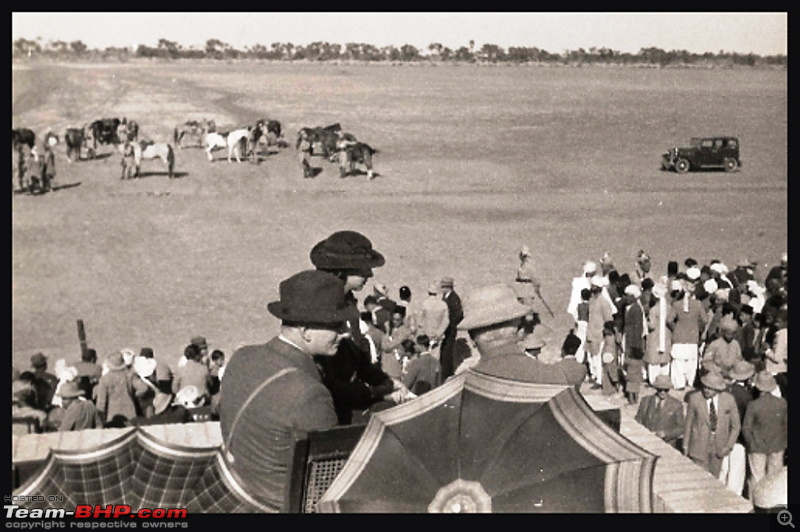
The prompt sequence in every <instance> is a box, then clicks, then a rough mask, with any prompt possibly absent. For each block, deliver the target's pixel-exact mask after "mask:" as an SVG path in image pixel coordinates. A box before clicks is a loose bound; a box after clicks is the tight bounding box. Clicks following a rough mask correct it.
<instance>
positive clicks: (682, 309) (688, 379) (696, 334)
mask: <svg viewBox="0 0 800 532" xmlns="http://www.w3.org/2000/svg"><path fill="white" fill-rule="evenodd" d="M680 288H681V290H674V291H673V293H675V295H676V300H675V302H674V303H673V304H672V308H673V309H674V312H675V321H674V324H675V326H674V328H673V334H672V352H671V353H670V355H671V357H672V367H671V370H670V372H671V377H672V385H673V386H675V389H676V390H683V389H684V388H685V387H686V386H692V385H694V379H695V376H696V374H697V357H698V347H699V343H700V334H701V333H702V332H703V331H704V330H705V328H706V324H707V323H708V318H707V317H706V313H705V311H704V310H703V306H702V305H701V304H700V302H699V301H697V300H696V299H695V298H694V296H693V290H694V284H693V283H691V282H684V283H682V284H681V287H680Z"/></svg>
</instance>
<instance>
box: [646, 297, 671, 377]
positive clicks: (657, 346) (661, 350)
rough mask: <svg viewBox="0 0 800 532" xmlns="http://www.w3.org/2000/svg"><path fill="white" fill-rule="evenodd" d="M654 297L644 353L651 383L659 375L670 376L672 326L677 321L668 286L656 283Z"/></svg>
mask: <svg viewBox="0 0 800 532" xmlns="http://www.w3.org/2000/svg"><path fill="white" fill-rule="evenodd" d="M653 297H654V299H653V301H652V307H651V308H650V312H649V314H648V319H647V333H648V334H647V342H646V345H645V355H644V361H645V363H646V364H647V380H648V382H650V384H653V382H655V379H656V377H658V376H659V375H667V376H669V360H670V355H669V354H670V351H671V350H672V327H674V322H675V309H674V308H673V307H672V305H670V303H669V301H668V298H667V288H666V287H665V286H664V285H663V284H661V283H658V284H656V285H654V286H653Z"/></svg>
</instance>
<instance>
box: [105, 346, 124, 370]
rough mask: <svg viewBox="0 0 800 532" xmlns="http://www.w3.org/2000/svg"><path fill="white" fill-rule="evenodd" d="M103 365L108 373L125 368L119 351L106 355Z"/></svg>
mask: <svg viewBox="0 0 800 532" xmlns="http://www.w3.org/2000/svg"><path fill="white" fill-rule="evenodd" d="M104 363H105V365H106V367H107V368H108V371H123V370H124V369H125V368H126V367H127V366H126V364H125V359H124V358H123V356H122V353H121V352H120V351H114V352H113V353H111V354H109V355H107V356H106V359H105V361H104Z"/></svg>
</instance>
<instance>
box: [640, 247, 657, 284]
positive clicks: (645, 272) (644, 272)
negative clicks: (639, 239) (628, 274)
mask: <svg viewBox="0 0 800 532" xmlns="http://www.w3.org/2000/svg"><path fill="white" fill-rule="evenodd" d="M652 265H653V262H652V260H651V259H650V255H648V254H647V253H645V252H644V250H642V249H640V250H639V253H638V254H637V255H636V281H637V283H638V284H639V285H640V286H641V284H642V281H644V280H645V279H650V278H651V273H650V268H651V267H652Z"/></svg>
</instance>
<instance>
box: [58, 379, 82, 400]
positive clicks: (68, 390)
mask: <svg viewBox="0 0 800 532" xmlns="http://www.w3.org/2000/svg"><path fill="white" fill-rule="evenodd" d="M58 395H59V396H60V397H61V398H62V399H71V398H73V397H81V396H82V395H83V390H81V389H80V388H79V387H78V385H77V384H76V383H75V382H72V381H69V382H65V383H63V384H62V385H61V387H60V388H59V389H58Z"/></svg>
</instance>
